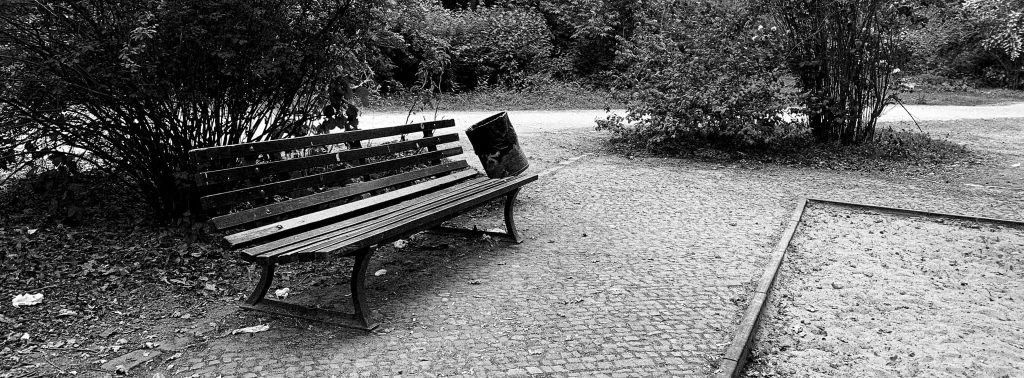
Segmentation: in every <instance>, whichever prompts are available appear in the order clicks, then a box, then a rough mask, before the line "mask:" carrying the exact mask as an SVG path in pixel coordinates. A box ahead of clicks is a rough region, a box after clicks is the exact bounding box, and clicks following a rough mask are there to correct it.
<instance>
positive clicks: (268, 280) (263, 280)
mask: <svg viewBox="0 0 1024 378" xmlns="http://www.w3.org/2000/svg"><path fill="white" fill-rule="evenodd" d="M274 265H275V264H274V263H266V264H263V265H262V266H260V268H261V269H262V273H261V274H260V282H259V283H257V284H256V288H255V289H253V291H252V293H251V294H249V298H247V299H246V300H245V304H248V305H255V304H257V303H260V302H261V301H263V297H265V296H267V291H268V290H270V285H271V284H272V283H274Z"/></svg>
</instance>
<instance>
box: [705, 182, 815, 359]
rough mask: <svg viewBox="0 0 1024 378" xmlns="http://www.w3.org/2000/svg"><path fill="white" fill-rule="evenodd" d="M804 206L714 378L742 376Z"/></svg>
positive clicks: (804, 203) (796, 214) (774, 254)
mask: <svg viewBox="0 0 1024 378" xmlns="http://www.w3.org/2000/svg"><path fill="white" fill-rule="evenodd" d="M807 202H808V199H807V198H801V199H799V200H797V203H796V209H795V210H793V215H792V216H791V217H790V218H789V226H787V227H786V231H784V232H783V233H782V237H781V238H780V239H779V244H777V245H776V246H775V251H774V252H772V255H771V258H770V260H768V267H767V268H766V269H765V271H764V273H763V274H762V275H761V280H760V281H759V282H758V284H757V290H755V291H754V296H753V298H751V299H750V304H749V305H747V310H746V312H744V314H743V318H742V319H741V320H740V326H739V329H738V330H737V331H736V333H735V334H734V335H733V338H732V343H730V344H729V348H728V349H726V350H725V356H724V357H723V358H722V360H721V362H720V363H719V364H718V366H719V367H718V370H717V371H716V373H715V374H714V376H715V377H719V378H732V377H738V376H739V375H740V373H742V372H743V368H744V366H746V364H747V356H748V355H749V354H750V346H751V345H752V344H753V343H754V335H755V334H757V328H758V326H759V325H760V322H761V315H762V313H763V312H764V309H765V307H767V304H768V296H769V295H770V294H771V290H772V286H774V284H775V278H776V277H777V276H778V274H779V269H780V268H781V267H782V261H783V260H784V259H785V257H786V250H787V249H789V243H790V242H791V241H792V240H793V235H794V234H796V229H797V226H799V224H800V219H801V218H803V215H804V209H806V208H807Z"/></svg>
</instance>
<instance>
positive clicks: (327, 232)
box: [242, 178, 495, 256]
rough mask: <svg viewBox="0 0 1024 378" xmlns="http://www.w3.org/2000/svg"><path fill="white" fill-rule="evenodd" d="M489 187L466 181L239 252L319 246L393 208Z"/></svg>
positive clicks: (421, 204) (255, 253)
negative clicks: (327, 239)
mask: <svg viewBox="0 0 1024 378" xmlns="http://www.w3.org/2000/svg"><path fill="white" fill-rule="evenodd" d="M489 185H495V182H494V180H488V179H486V178H481V179H478V180H472V181H469V182H465V183H463V184H462V185H456V186H453V187H449V188H446V189H443V190H440V191H437V192H434V193H431V194H428V195H425V196H421V197H417V198H414V199H411V200H408V201H404V202H401V203H398V204H395V205H392V206H390V207H387V208H384V209H380V210H377V211H374V212H371V213H368V214H364V215H360V216H357V217H353V218H349V219H346V220H343V221H341V222H338V223H335V224H330V225H327V226H323V227H319V228H316V229H313V230H310V231H306V232H303V233H300V234H297V235H293V236H288V237H285V238H281V239H278V240H274V241H271V242H269V243H265V244H261V245H258V246H255V247H252V248H249V249H246V250H245V251H243V252H242V253H243V254H244V255H252V256H258V255H263V254H267V253H279V252H286V251H290V250H295V249H299V248H302V247H305V246H309V245H312V244H315V243H318V242H320V241H321V240H323V239H326V238H329V237H330V236H334V235H338V234H342V233H344V232H346V230H349V229H350V228H351V227H353V226H358V225H360V224H364V225H365V224H368V222H372V221H373V220H375V219H379V218H383V217H388V216H389V215H392V214H394V213H395V212H396V211H398V210H396V209H402V210H404V211H416V210H418V209H421V208H423V207H426V206H429V205H430V204H431V203H436V202H438V201H444V200H445V199H446V198H450V197H455V196H460V195H462V194H463V193H467V192H472V191H474V190H476V189H477V188H478V187H482V186H489Z"/></svg>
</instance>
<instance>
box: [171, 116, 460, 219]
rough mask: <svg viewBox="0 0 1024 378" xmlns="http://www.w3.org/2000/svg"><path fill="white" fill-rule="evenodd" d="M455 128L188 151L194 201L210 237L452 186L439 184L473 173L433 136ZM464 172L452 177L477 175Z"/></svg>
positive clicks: (397, 129)
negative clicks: (214, 232)
mask: <svg viewBox="0 0 1024 378" xmlns="http://www.w3.org/2000/svg"><path fill="white" fill-rule="evenodd" d="M454 125H455V122H454V121H452V120H444V121H435V122H425V123H417V124H411V125H401V126H394V127H385V128H377V129H367V130H356V131H350V132H343V133H336V134H326V135H316V136H308V137H300V138H288V139H279V140H270V141H263V142H254V143H246V144H236V145H229V146H220V147H210V148H202V149H196V150H192V151H189V157H190V159H191V160H192V163H193V164H194V166H195V167H197V168H198V170H199V172H197V173H194V174H193V175H192V181H193V185H194V188H195V190H196V193H197V194H196V199H197V200H198V204H199V205H200V207H201V210H202V212H203V214H204V215H206V216H207V217H208V218H209V219H210V222H209V223H210V224H211V225H212V226H213V227H214V228H215V229H217V230H223V229H228V228H234V227H246V228H249V229H251V228H252V227H259V226H260V225H265V224H268V223H272V222H277V221H280V220H282V219H291V218H293V217H300V216H302V217H306V215H307V214H310V213H314V212H318V214H319V212H321V211H322V210H324V209H326V208H332V207H336V206H339V205H343V204H346V203H350V202H354V201H359V202H360V203H367V204H370V203H376V202H374V201H366V200H365V199H367V198H366V197H367V196H370V197H373V198H376V197H377V196H379V195H382V194H384V193H389V192H393V191H399V190H402V189H403V188H406V187H409V186H412V185H415V186H417V187H419V188H434V187H440V186H443V185H445V182H447V181H446V180H452V179H453V178H445V179H442V177H444V176H448V175H452V174H454V173H456V172H460V171H465V170H470V168H469V165H468V164H467V163H466V161H465V160H462V159H457V160H455V161H451V159H452V158H455V157H456V156H459V155H461V154H462V153H463V149H462V147H461V146H459V145H457V143H458V142H459V134H458V133H449V134H438V135H435V131H436V130H438V129H443V128H449V127H452V126H454ZM399 136H401V138H399ZM469 172H472V173H471V174H463V173H459V174H457V175H456V176H458V180H465V179H466V178H468V177H471V176H476V175H478V173H476V172H475V171H469ZM430 181H437V182H436V183H433V184H431V183H428V182H430ZM421 184H422V185H421ZM431 190H432V189H431ZM407 191H408V190H407ZM400 193H404V192H400ZM395 195H397V194H392V195H390V196H385V197H383V198H382V199H381V200H385V199H386V198H390V197H393V196H395ZM352 206H356V207H359V206H362V205H355V204H353V205H351V206H348V207H352ZM304 219H309V218H308V217H306V218H304Z"/></svg>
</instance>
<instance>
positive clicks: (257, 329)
mask: <svg viewBox="0 0 1024 378" xmlns="http://www.w3.org/2000/svg"><path fill="white" fill-rule="evenodd" d="M269 329H270V325H269V324H260V325H254V326H252V327H245V328H239V329H236V330H234V331H231V334H232V335H234V334H236V333H257V332H263V331H266V330H269Z"/></svg>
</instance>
